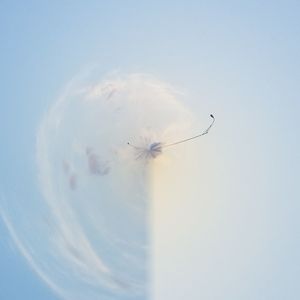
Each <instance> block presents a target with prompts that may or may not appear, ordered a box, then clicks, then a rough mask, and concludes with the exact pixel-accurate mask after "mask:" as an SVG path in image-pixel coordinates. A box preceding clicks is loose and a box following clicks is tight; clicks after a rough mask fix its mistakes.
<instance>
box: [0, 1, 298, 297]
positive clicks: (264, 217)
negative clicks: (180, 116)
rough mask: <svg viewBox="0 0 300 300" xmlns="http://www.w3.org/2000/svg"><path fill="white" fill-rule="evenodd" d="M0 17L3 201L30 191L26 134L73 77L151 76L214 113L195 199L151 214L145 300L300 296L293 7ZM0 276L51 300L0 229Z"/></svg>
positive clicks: (94, 7)
mask: <svg viewBox="0 0 300 300" xmlns="http://www.w3.org/2000/svg"><path fill="white" fill-rule="evenodd" d="M0 15H1V17H0V37H1V58H0V60H1V64H0V65H1V78H0V82H1V84H0V86H1V104H2V109H1V111H0V120H1V130H0V139H1V153H2V155H1V156H0V166H1V170H0V178H1V193H2V195H5V197H7V199H9V201H19V199H20V198H21V197H22V202H26V198H30V197H34V196H35V195H36V193H37V191H36V178H35V173H34V172H35V138H36V128H37V126H38V124H39V122H40V120H41V118H42V116H43V114H44V113H45V111H46V110H47V108H48V107H49V106H50V105H51V103H53V100H54V99H56V98H57V96H58V95H59V94H60V92H61V91H62V89H63V87H64V86H65V84H66V83H67V82H68V81H69V80H70V79H71V78H72V77H73V76H74V75H76V74H77V73H79V72H80V71H81V70H82V69H84V68H86V67H87V66H90V65H93V64H95V63H96V64H98V65H99V66H100V68H102V69H103V72H104V73H105V72H109V71H111V70H120V71H123V72H146V73H151V74H154V75H155V76H157V77H158V78H160V79H162V80H165V81H167V82H169V83H171V84H173V85H174V86H176V87H178V88H179V89H181V90H183V91H184V92H185V94H186V105H187V106H189V107H190V108H191V109H192V110H193V111H194V113H195V115H196V116H198V117H199V119H200V120H201V122H202V121H203V120H206V119H205V118H207V115H208V114H209V113H211V112H213V113H214V114H215V115H216V118H217V122H216V127H215V128H214V130H213V131H212V132H211V135H209V138H206V143H205V145H207V144H208V143H209V144H210V145H209V147H208V146H204V150H203V151H204V153H206V156H205V157H203V164H204V167H203V174H205V175H206V174H207V176H204V175H203V178H201V184H200V186H201V187H202V194H201V193H200V194H201V195H199V198H198V199H194V200H193V202H191V201H190V202H189V204H190V206H189V207H182V204H180V203H176V205H175V206H174V208H173V209H172V210H170V214H169V215H168V217H166V216H164V217H165V220H168V222H167V221H165V222H164V221H163V220H162V221H161V222H162V223H159V218H158V219H157V220H158V221H157V220H156V223H155V224H156V225H155V228H156V229H155V232H156V233H157V243H156V247H157V248H156V250H155V251H156V253H157V254H158V256H157V263H156V268H157V270H158V271H159V272H158V274H157V279H156V285H157V286H158V288H157V289H156V291H157V292H156V293H157V295H158V296H157V297H156V300H157V299H159V300H161V299H164V300H166V299H172V300H177V299H178V300H179V299H190V300H194V299H195V300H196V299H205V300H208V299H212V300H227V299H228V300H229V299H230V300H238V299H243V300H245V299H249V300H250V299H257V300H260V299H262V300H263V299H272V300H276V299H278V300H279V299H289V300H294V299H295V300H296V299H299V298H300V285H299V278H300V218H299V211H300V204H299V199H300V197H299V196H300V192H299V187H298V186H297V183H298V182H299V175H300V174H299V153H300V152H299V129H298V128H299V126H300V122H299V119H298V112H299V106H300V105H299V96H300V91H299V89H300V87H299V80H300V3H299V1H275V2H274V1H248V2H246V1H44V2H43V3H42V2H41V1H24V2H21V1H1V2H0ZM205 147H207V148H205ZM207 154H208V155H207ZM210 165H211V166H212V168H209V167H210ZM187 175H188V174H187ZM194 180H195V184H199V182H198V180H197V179H194ZM196 200H197V201H196ZM205 203H206V204H205ZM204 219H205V221H203V220H204ZM176 220H177V223H175V221H176ZM178 220H179V222H178ZM175 224H176V225H175ZM159 229H160V230H159ZM170 231H171V232H172V234H170ZM166 234H169V238H168V240H167V242H166V241H165V239H164V237H165V236H166ZM159 249H160V250H159ZM168 253H169V254H170V253H172V255H169V256H168ZM172 264H173V265H174V264H175V265H176V269H177V272H172V273H171V274H170V269H171V265H172ZM158 265H159V266H158ZM0 270H1V271H0V272H1V273H0V299H7V300H14V299H16V300H19V299H31V300H35V299H36V300H39V299H43V300H47V299H49V300H50V299H57V297H56V296H55V295H54V294H52V293H51V291H50V290H49V289H48V288H47V287H46V286H45V285H44V283H43V282H41V281H40V280H39V279H38V278H37V277H36V275H35V274H34V273H32V271H31V270H30V268H29V267H28V265H27V264H26V262H25V261H24V259H23V258H22V257H21V256H20V255H19V254H18V251H17V250H16V248H15V246H14V245H13V243H12V242H11V240H10V238H9V236H8V234H7V231H6V229H5V228H4V226H3V224H2V223H0ZM168 272H169V273H168ZM166 280H167V281H168V283H167V284H166ZM167 285H168V286H169V287H168V286H167ZM159 295H160V296H159ZM161 295H164V297H162V296H161Z"/></svg>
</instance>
